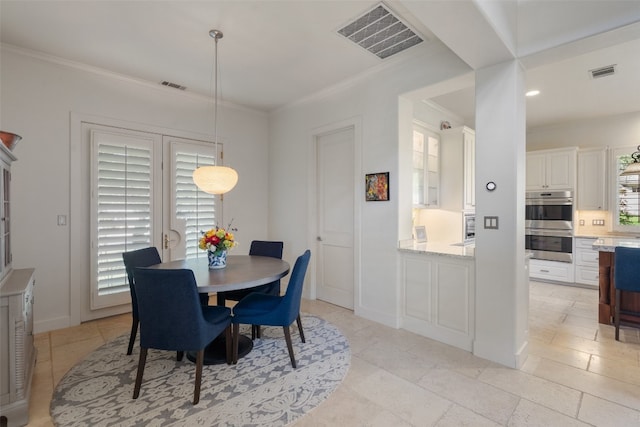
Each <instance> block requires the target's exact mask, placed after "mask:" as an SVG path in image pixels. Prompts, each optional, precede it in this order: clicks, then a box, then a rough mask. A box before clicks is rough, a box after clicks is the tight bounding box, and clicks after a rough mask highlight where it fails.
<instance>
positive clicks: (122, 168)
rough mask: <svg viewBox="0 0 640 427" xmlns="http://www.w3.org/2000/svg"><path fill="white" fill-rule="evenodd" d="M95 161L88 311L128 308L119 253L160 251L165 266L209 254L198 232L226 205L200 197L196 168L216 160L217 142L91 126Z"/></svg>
mask: <svg viewBox="0 0 640 427" xmlns="http://www.w3.org/2000/svg"><path fill="white" fill-rule="evenodd" d="M84 125H85V126H87V127H88V129H87V130H88V132H87V133H86V134H87V135H89V139H90V141H89V142H90V150H91V151H90V159H91V168H90V169H91V171H90V175H91V196H90V204H91V206H90V239H91V246H90V252H91V256H90V258H91V262H90V265H91V269H90V277H91V280H90V288H91V290H90V309H91V310H99V309H103V308H106V307H113V306H118V305H123V304H129V303H130V301H131V297H130V294H129V284H128V280H127V274H126V271H125V268H124V264H123V262H122V253H123V252H127V251H131V250H136V249H141V248H144V247H148V246H155V247H156V248H157V249H158V251H159V252H160V255H161V257H162V259H163V261H169V260H176V259H183V258H196V257H199V256H206V254H205V253H204V252H203V251H199V250H198V248H197V242H198V239H199V236H200V231H203V230H207V229H209V228H211V227H213V226H214V225H215V224H216V220H221V218H217V217H216V208H218V209H220V210H221V201H220V200H216V198H215V196H213V195H210V194H207V193H204V192H202V191H200V190H199V189H198V188H197V187H196V186H195V184H194V183H193V180H192V178H191V175H192V173H193V171H194V170H195V168H197V167H199V166H203V165H211V164H213V162H214V152H213V147H212V144H210V143H206V142H203V141H196V140H190V139H184V138H177V137H171V136H167V135H161V134H156V133H150V132H139V131H134V130H128V129H121V128H113V127H107V126H101V125H94V124H84Z"/></svg>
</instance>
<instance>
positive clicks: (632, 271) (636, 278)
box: [613, 247, 640, 341]
mask: <svg viewBox="0 0 640 427" xmlns="http://www.w3.org/2000/svg"><path fill="white" fill-rule="evenodd" d="M613 274H614V284H615V287H616V302H615V304H616V307H615V309H614V319H613V320H614V324H615V326H616V341H619V336H620V314H635V315H637V314H638V313H636V312H633V313H631V312H626V311H623V310H621V309H620V291H625V292H640V249H637V248H625V247H616V250H615V261H614V266H613Z"/></svg>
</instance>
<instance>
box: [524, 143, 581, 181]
mask: <svg viewBox="0 0 640 427" xmlns="http://www.w3.org/2000/svg"><path fill="white" fill-rule="evenodd" d="M576 152H577V149H576V148H562V149H557V150H540V151H530V152H528V153H527V190H528V191H535V190H573V189H574V188H575V185H576Z"/></svg>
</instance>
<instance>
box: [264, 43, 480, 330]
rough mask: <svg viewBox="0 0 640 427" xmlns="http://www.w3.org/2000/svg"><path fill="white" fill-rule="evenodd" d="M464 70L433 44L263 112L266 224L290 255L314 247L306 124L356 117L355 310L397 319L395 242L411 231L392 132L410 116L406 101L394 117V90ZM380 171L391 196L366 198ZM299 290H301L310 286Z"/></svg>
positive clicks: (396, 100) (391, 321) (311, 155)
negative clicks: (266, 118) (372, 176)
mask: <svg viewBox="0 0 640 427" xmlns="http://www.w3.org/2000/svg"><path fill="white" fill-rule="evenodd" d="M468 71H469V68H468V66H467V65H466V64H464V63H463V62H462V61H461V60H460V59H459V58H457V57H456V56H455V55H453V54H452V53H451V52H450V51H449V50H448V49H446V48H444V47H443V46H442V45H438V44H436V45H435V46H432V47H431V48H430V50H427V51H425V53H424V54H422V55H418V56H414V57H411V58H409V59H407V60H406V61H405V62H403V63H400V64H397V65H395V66H392V67H386V68H384V69H382V70H380V71H379V72H378V73H376V74H372V75H368V76H367V77H366V78H363V79H360V80H358V81H356V82H352V83H353V84H350V85H344V86H343V87H342V88H341V89H336V90H334V91H328V92H326V93H324V94H322V96H319V97H318V98H317V99H314V100H307V101H306V102H300V103H298V104H296V105H292V106H290V107H288V108H285V109H282V110H280V111H277V112H275V113H274V114H272V115H271V117H270V157H271V167H270V171H269V173H270V192H269V194H270V222H269V230H270V232H271V234H273V235H278V236H282V237H283V238H284V239H285V241H287V242H288V243H290V245H289V251H291V252H290V254H300V253H302V251H303V250H304V249H306V248H307V247H309V248H311V250H312V253H313V251H314V250H315V244H314V243H313V240H312V237H313V236H312V235H310V233H309V232H308V230H312V229H313V228H314V227H315V224H312V223H310V220H309V218H310V217H311V216H313V214H314V213H313V212H309V209H308V206H309V204H310V203H309V199H310V198H314V197H315V195H314V194H313V190H312V189H311V190H310V189H309V186H308V183H309V181H310V179H312V177H310V176H309V172H308V170H309V165H310V164H312V162H313V161H314V153H313V152H312V150H311V145H312V144H311V141H312V139H311V134H312V132H313V130H314V129H317V128H320V127H326V126H328V125H330V124H332V123H339V122H343V121H345V120H348V119H353V118H356V120H358V121H359V122H360V123H361V124H362V132H361V135H362V140H361V141H357V142H356V144H358V143H360V144H361V147H362V149H361V152H359V153H356V156H358V157H359V158H360V162H359V163H360V164H361V169H360V170H356V171H355V173H356V176H359V177H361V179H360V181H361V182H362V184H361V186H360V188H358V189H357V194H356V200H357V202H358V203H359V204H360V205H359V208H360V209H359V211H360V217H359V218H356V223H357V224H358V226H359V231H360V241H358V242H356V245H357V246H358V248H357V249H356V250H357V251H359V252H358V253H359V254H360V258H359V259H358V258H357V259H356V263H357V264H359V265H357V266H356V267H359V269H360V270H359V274H356V277H358V275H359V277H360V282H359V283H356V286H357V287H358V288H357V290H356V292H355V295H356V296H357V297H359V298H358V299H357V300H356V301H355V312H356V314H358V315H361V316H363V317H367V318H370V319H373V320H376V321H378V322H382V323H385V324H388V325H391V326H397V324H398V313H397V306H398V301H397V294H398V280H397V257H398V252H397V242H398V239H399V238H407V236H408V237H409V238H410V236H411V222H410V218H411V202H410V200H411V194H410V192H411V185H410V182H411V180H410V176H411V168H410V166H409V167H406V168H403V169H402V170H400V168H399V141H398V132H399V122H404V125H406V124H407V123H409V124H410V122H411V119H412V117H411V108H406V109H404V108H403V109H402V111H404V112H405V113H404V114H405V115H407V116H408V117H401V116H399V113H398V104H399V95H400V94H403V93H405V92H409V91H413V90H416V89H418V88H420V87H423V86H427V85H431V84H434V83H437V82H440V81H443V80H445V79H448V78H451V77H452V76H457V75H461V74H463V73H467V72H468ZM405 106H406V105H405ZM356 163H358V162H356ZM386 171H389V172H390V178H389V180H390V194H391V197H390V198H391V200H390V201H389V202H376V203H371V202H370V203H366V202H365V201H364V174H366V173H372V172H386ZM407 176H408V183H409V185H406V183H407ZM407 193H408V194H407ZM399 200H404V203H399ZM357 211H358V209H356V212H357ZM400 218H403V219H404V220H400ZM399 223H400V224H401V225H402V229H400V230H399V229H398V227H397V224H399ZM400 234H402V235H403V236H404V237H399V235H400ZM313 271H314V270H313V269H311V270H310V272H311V273H310V276H311V277H308V279H311V280H308V281H307V283H308V284H310V286H311V287H313V286H314V284H315V277H313ZM305 292H306V293H307V295H308V294H309V293H310V292H311V291H310V289H306V290H305Z"/></svg>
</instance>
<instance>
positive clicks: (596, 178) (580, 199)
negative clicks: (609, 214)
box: [576, 148, 607, 211]
mask: <svg viewBox="0 0 640 427" xmlns="http://www.w3.org/2000/svg"><path fill="white" fill-rule="evenodd" d="M576 209H578V210H579V211H606V210H607V148H595V149H585V150H579V151H578V185H577V188H576Z"/></svg>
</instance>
